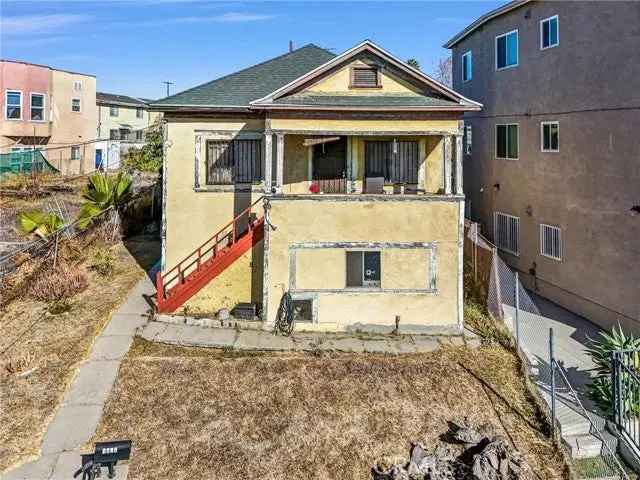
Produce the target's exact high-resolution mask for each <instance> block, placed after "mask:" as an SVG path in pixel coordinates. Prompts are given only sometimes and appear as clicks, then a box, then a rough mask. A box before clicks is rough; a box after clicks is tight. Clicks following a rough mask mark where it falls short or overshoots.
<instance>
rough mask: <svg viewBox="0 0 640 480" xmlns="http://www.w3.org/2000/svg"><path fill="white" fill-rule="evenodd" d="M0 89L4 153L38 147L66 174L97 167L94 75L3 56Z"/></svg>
mask: <svg viewBox="0 0 640 480" xmlns="http://www.w3.org/2000/svg"><path fill="white" fill-rule="evenodd" d="M0 92H1V94H0V107H1V108H2V114H1V116H0V153H9V152H18V151H23V150H33V149H34V148H36V149H38V150H41V151H42V152H43V155H44V156H45V157H46V158H47V159H48V161H49V163H50V164H52V165H53V166H54V167H55V168H57V169H58V170H59V171H60V172H62V173H64V174H73V173H84V172H87V171H90V170H93V168H94V155H95V153H94V147H93V143H91V142H92V141H94V140H95V138H96V126H97V120H98V117H97V115H98V112H97V107H96V79H95V77H94V76H93V75H86V74H81V73H75V72H68V71H64V70H56V69H54V68H51V67H48V66H44V65H35V64H31V63H27V62H19V61H13V60H0Z"/></svg>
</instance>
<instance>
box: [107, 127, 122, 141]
mask: <svg viewBox="0 0 640 480" xmlns="http://www.w3.org/2000/svg"><path fill="white" fill-rule="evenodd" d="M109 140H120V130H118V129H117V128H112V129H111V130H109Z"/></svg>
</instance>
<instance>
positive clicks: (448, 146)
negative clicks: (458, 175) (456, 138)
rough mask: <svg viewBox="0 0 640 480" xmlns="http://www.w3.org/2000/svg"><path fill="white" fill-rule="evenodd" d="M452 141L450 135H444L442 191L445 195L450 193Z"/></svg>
mask: <svg viewBox="0 0 640 480" xmlns="http://www.w3.org/2000/svg"><path fill="white" fill-rule="evenodd" d="M452 150H453V149H452V142H451V135H447V136H445V137H444V142H443V152H442V154H443V157H444V158H443V160H444V193H445V195H451V173H452V169H451V164H452V158H451V157H452V156H453V152H452Z"/></svg>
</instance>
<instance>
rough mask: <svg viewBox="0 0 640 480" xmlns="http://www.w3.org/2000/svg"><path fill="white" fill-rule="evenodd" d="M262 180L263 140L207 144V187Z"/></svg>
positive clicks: (212, 141) (222, 141) (211, 142)
mask: <svg viewBox="0 0 640 480" xmlns="http://www.w3.org/2000/svg"><path fill="white" fill-rule="evenodd" d="M260 180H262V141H261V140H232V141H228V140H210V141H208V142H207V185H232V184H234V183H253V182H259V181H260Z"/></svg>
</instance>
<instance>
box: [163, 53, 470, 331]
mask: <svg viewBox="0 0 640 480" xmlns="http://www.w3.org/2000/svg"><path fill="white" fill-rule="evenodd" d="M480 108H481V105H480V104H478V103H475V102H473V101H471V100H469V99H466V98H464V97H462V96H461V95H459V94H458V93H456V92H454V91H453V90H451V89H450V88H448V87H446V86H444V85H442V84H440V83H438V82H436V81H435V80H433V79H432V78H430V77H428V76H427V75H425V74H424V73H422V72H421V71H419V70H416V69H414V68H412V67H410V66H408V65H407V64H406V63H404V62H402V61H401V60H399V59H398V58H396V57H394V56H393V55H391V54H390V53H388V52H387V51H385V50H383V49H382V48H380V47H379V46H377V45H375V44H374V43H372V42H370V41H365V42H362V43H360V44H359V45H356V46H355V47H353V48H351V49H349V50H348V51H346V52H344V53H342V54H340V55H335V54H333V53H331V52H329V51H327V50H324V49H322V48H319V47H317V46H315V45H307V46H305V47H302V48H299V49H297V50H294V51H292V52H289V53H287V54H285V55H282V56H280V57H277V58H274V59H272V60H268V61H266V62H264V63H261V64H258V65H255V66H253V67H249V68H247V69H245V70H242V71H240V72H237V73H234V74H231V75H228V76H226V77H222V78H219V79H217V80H214V81H212V82H209V83H206V84H203V85H200V86H197V87H194V88H192V89H190V90H186V91H184V92H181V93H178V94H176V95H173V96H170V97H167V98H164V99H162V100H159V101H157V102H155V103H153V104H152V105H151V109H152V110H155V111H160V112H162V113H163V115H164V122H165V123H164V128H165V139H166V141H165V145H166V147H165V158H164V197H163V212H164V215H163V228H162V240H163V244H162V271H161V272H160V273H159V274H158V279H157V284H158V309H159V311H160V312H172V311H176V310H178V309H183V310H186V311H187V312H198V313H214V312H216V311H217V310H218V309H220V308H223V307H224V308H233V307H234V306H235V305H237V304H238V303H244V302H248V303H253V304H255V305H257V306H259V310H258V311H259V312H260V313H259V315H260V317H259V318H260V319H261V321H262V322H264V328H266V329H271V328H273V325H274V322H275V321H276V318H277V316H278V312H279V306H280V304H281V300H282V298H283V296H285V294H287V293H288V294H289V295H290V297H287V298H290V299H291V301H292V305H293V307H294V308H293V309H292V311H293V312H294V316H295V318H296V328H297V329H304V330H322V331H348V330H355V329H360V330H367V329H374V330H377V331H380V330H385V329H391V328H393V327H395V325H396V322H398V324H399V328H400V331H404V332H415V333H429V332H433V331H438V332H442V331H448V332H453V333H455V332H460V331H461V329H462V322H463V320H462V319H463V292H462V265H463V258H462V243H463V242H462V235H463V212H464V196H463V193H462V133H463V129H462V126H461V118H462V114H463V113H464V112H466V111H477V110H480ZM234 219H235V220H234Z"/></svg>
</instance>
